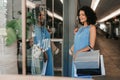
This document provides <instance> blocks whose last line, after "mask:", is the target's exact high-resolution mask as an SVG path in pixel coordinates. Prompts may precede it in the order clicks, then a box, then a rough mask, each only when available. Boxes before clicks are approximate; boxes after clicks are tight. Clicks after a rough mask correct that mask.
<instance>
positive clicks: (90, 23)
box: [72, 6, 97, 77]
mask: <svg viewBox="0 0 120 80" xmlns="http://www.w3.org/2000/svg"><path fill="white" fill-rule="evenodd" d="M78 17H79V22H80V23H81V24H82V25H83V26H82V27H80V28H79V29H78V30H77V29H75V31H74V32H75V36H74V49H73V53H74V54H73V59H75V58H76V56H77V54H80V52H85V51H89V50H90V49H91V48H94V45H95V40H96V27H95V25H94V24H95V23H96V20H97V17H96V14H95V13H94V11H93V10H92V9H91V8H90V7H88V6H83V7H82V8H80V9H79V10H78ZM90 47H91V48H90ZM72 75H73V77H76V76H77V70H76V69H75V65H74V63H73V74H72Z"/></svg>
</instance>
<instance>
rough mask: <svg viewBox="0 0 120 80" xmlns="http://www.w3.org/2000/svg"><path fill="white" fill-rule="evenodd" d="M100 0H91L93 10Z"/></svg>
mask: <svg viewBox="0 0 120 80" xmlns="http://www.w3.org/2000/svg"><path fill="white" fill-rule="evenodd" d="M99 2H100V0H92V3H91V8H92V9H93V10H94V11H95V10H96V8H97V6H98V3H99Z"/></svg>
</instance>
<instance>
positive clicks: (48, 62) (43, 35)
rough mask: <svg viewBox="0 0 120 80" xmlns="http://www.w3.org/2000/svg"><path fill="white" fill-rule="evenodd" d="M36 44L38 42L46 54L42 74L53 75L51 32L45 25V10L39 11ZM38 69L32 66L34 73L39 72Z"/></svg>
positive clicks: (35, 30)
mask: <svg viewBox="0 0 120 80" xmlns="http://www.w3.org/2000/svg"><path fill="white" fill-rule="evenodd" d="M34 33H35V36H34V44H37V45H38V46H39V48H40V49H41V51H42V52H43V55H44V63H45V64H43V65H44V66H46V68H44V66H43V70H42V75H47V76H53V75H54V71H53V57H52V51H51V47H50V33H49V32H48V30H47V29H46V27H45V13H44V11H41V12H39V14H38V23H37V24H36V25H35V27H34ZM38 67H39V66H38ZM39 73H40V72H37V69H36V68H34V67H33V66H32V74H39Z"/></svg>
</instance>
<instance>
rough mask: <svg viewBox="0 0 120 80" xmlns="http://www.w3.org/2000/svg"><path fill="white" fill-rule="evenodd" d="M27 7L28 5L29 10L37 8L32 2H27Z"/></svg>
mask: <svg viewBox="0 0 120 80" xmlns="http://www.w3.org/2000/svg"><path fill="white" fill-rule="evenodd" d="M26 5H27V7H28V8H31V9H33V8H35V7H36V4H35V3H33V2H31V1H28V0H27V1H26Z"/></svg>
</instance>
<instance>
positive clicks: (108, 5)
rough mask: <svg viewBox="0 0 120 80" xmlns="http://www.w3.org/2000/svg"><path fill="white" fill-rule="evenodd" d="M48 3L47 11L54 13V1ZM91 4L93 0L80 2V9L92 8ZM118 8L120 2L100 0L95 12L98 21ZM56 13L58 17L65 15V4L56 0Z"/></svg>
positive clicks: (117, 0)
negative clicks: (84, 6)
mask: <svg viewBox="0 0 120 80" xmlns="http://www.w3.org/2000/svg"><path fill="white" fill-rule="evenodd" d="M46 1H47V2H46V4H47V9H48V10H50V11H52V0H46ZM91 2H92V0H78V8H80V7H82V6H83V5H87V6H91ZM118 8H120V0H100V2H99V4H98V6H97V8H96V11H95V12H96V15H97V17H98V20H100V19H102V18H104V17H105V16H107V15H109V14H110V13H112V12H113V11H115V10H117V9H118ZM54 11H55V13H57V14H58V15H61V16H62V15H63V4H62V3H61V2H60V0H54Z"/></svg>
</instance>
